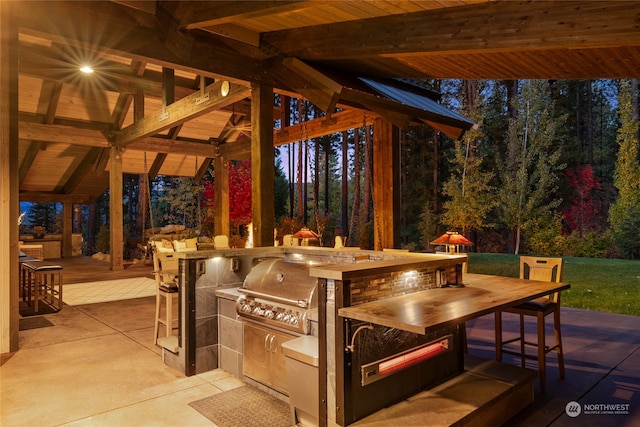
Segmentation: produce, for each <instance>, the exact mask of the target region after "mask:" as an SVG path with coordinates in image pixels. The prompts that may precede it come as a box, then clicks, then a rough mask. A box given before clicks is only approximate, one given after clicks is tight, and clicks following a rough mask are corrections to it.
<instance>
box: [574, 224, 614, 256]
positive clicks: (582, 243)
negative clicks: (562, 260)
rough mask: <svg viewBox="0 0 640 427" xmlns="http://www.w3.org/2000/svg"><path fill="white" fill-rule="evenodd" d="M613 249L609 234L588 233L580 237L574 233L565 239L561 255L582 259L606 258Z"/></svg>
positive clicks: (611, 236)
mask: <svg viewBox="0 0 640 427" xmlns="http://www.w3.org/2000/svg"><path fill="white" fill-rule="evenodd" d="M613 247H614V241H613V235H612V234H611V232H604V233H599V232H597V231H589V232H586V233H583V234H582V236H580V234H579V233H578V232H576V231H574V232H573V233H571V234H569V235H568V236H566V237H565V241H564V251H563V254H564V255H566V256H573V257H583V258H607V255H610V254H611V253H612V248H613Z"/></svg>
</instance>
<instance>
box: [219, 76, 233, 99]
mask: <svg viewBox="0 0 640 427" xmlns="http://www.w3.org/2000/svg"><path fill="white" fill-rule="evenodd" d="M230 91H231V84H230V83H229V82H228V81H226V80H225V81H223V82H222V83H220V95H222V96H227V95H229V92H230Z"/></svg>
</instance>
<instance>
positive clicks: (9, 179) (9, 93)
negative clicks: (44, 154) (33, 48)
mask: <svg viewBox="0 0 640 427" xmlns="http://www.w3.org/2000/svg"><path fill="white" fill-rule="evenodd" d="M13 6H14V3H13V2H5V1H0V94H2V96H0V162H1V166H2V167H0V301H1V303H0V353H1V354H5V353H9V352H12V351H17V350H18V310H19V307H18V303H19V301H18V234H19V231H18V230H19V227H18V215H19V214H18V212H19V210H20V203H19V185H18V181H19V175H18V50H19V49H18V22H17V19H16V18H15V17H14V16H13V13H12V11H13Z"/></svg>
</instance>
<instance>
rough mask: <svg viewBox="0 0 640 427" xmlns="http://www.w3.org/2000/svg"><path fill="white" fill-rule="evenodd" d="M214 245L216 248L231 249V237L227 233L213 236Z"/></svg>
mask: <svg viewBox="0 0 640 427" xmlns="http://www.w3.org/2000/svg"><path fill="white" fill-rule="evenodd" d="M213 247H214V249H217V250H220V249H231V248H230V247H229V238H228V237H227V236H226V235H225V234H218V235H217V236H214V237H213Z"/></svg>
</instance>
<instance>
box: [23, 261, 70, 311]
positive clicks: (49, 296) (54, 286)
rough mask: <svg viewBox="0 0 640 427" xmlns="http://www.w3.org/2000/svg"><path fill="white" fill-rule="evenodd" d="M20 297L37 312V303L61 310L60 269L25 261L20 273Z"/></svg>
mask: <svg viewBox="0 0 640 427" xmlns="http://www.w3.org/2000/svg"><path fill="white" fill-rule="evenodd" d="M21 276H22V277H21V286H22V297H23V299H26V300H27V303H28V304H29V305H31V302H33V311H34V312H35V313H37V312H38V309H39V307H38V305H39V302H40V301H41V300H42V302H44V303H46V304H48V305H50V306H51V307H53V308H54V309H55V310H56V311H60V310H61V309H62V267H61V266H60V265H56V264H51V263H48V262H42V261H25V262H23V263H22V271H21Z"/></svg>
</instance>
